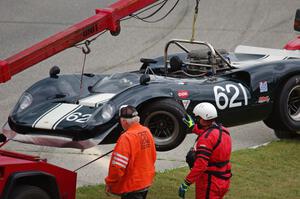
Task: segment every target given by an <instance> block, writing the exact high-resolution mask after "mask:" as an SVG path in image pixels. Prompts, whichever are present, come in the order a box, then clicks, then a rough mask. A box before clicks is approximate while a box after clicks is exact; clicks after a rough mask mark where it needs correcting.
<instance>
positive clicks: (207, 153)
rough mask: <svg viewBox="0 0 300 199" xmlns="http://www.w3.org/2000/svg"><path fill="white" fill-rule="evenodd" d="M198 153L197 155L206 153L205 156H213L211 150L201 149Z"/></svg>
mask: <svg viewBox="0 0 300 199" xmlns="http://www.w3.org/2000/svg"><path fill="white" fill-rule="evenodd" d="M196 154H197V155H200V154H202V155H205V156H207V157H210V156H211V153H210V152H207V151H203V150H201V151H196Z"/></svg>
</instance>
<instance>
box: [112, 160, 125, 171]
mask: <svg viewBox="0 0 300 199" xmlns="http://www.w3.org/2000/svg"><path fill="white" fill-rule="evenodd" d="M111 164H116V165H119V166H120V167H123V168H124V169H126V165H124V164H122V163H121V162H117V161H114V160H113V161H112V162H111Z"/></svg>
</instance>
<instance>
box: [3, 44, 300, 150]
mask: <svg viewBox="0 0 300 199" xmlns="http://www.w3.org/2000/svg"><path fill="white" fill-rule="evenodd" d="M170 45H175V46H177V47H179V48H180V49H181V50H183V52H180V53H175V54H172V55H169V54H168V48H169V46H170ZM185 45H199V46H200V47H201V48H203V46H204V47H207V48H208V50H203V49H201V50H189V48H188V47H186V46H185ZM200 47H199V48H200ZM239 49H241V48H239ZM255 52H258V51H255ZM276 52H277V53H278V52H279V51H276ZM280 52H281V51H280ZM282 52H284V51H282ZM261 53H262V52H261ZM261 53H257V54H261ZM264 53H269V54H272V53H273V54H274V52H273V51H272V52H271V51H264ZM279 54H280V53H279ZM251 55H253V53H252V54H251V52H250V51H249V52H248V53H244V57H247V56H248V58H249V57H251ZM290 55H291V56H287V55H286V54H285V55H284V56H283V55H282V56H277V58H278V57H284V58H286V57H293V58H300V56H299V55H298V54H296V53H294V52H291V53H290ZM241 57H243V56H242V54H241V53H240V52H239V53H236V54H234V53H226V52H224V51H223V52H222V51H217V50H215V49H214V48H213V47H212V46H211V45H210V44H209V43H207V42H200V41H193V42H191V41H186V40H171V41H170V42H168V43H167V45H166V47H165V55H164V56H162V57H158V58H156V59H141V61H142V62H143V64H142V66H141V67H140V69H139V70H137V71H132V72H124V73H116V74H111V75H101V74H100V75H96V74H84V75H83V76H81V75H77V74H76V75H75V74H71V75H59V74H58V73H59V70H58V69H57V68H53V69H52V70H51V71H50V77H48V78H45V79H43V80H41V81H39V82H37V83H35V84H34V85H33V86H31V87H30V88H29V89H27V90H26V91H25V92H24V94H23V95H22V97H21V98H20V100H19V101H18V103H17V104H16V106H15V108H14V110H13V111H12V112H11V114H10V116H9V119H8V124H7V125H6V126H5V127H4V134H6V136H7V137H10V138H12V139H15V140H19V141H22V142H27V143H34V144H42V145H48V146H56V147H72V148H82V149H85V148H89V147H92V146H95V145H96V144H104V143H113V142H115V141H116V139H117V138H118V137H119V135H120V133H121V131H122V129H121V127H120V126H119V124H118V109H119V107H120V106H121V105H124V104H130V105H133V106H135V107H137V109H138V111H139V115H140V117H141V122H142V123H143V124H145V125H146V126H148V127H149V128H150V130H151V132H152V133H153V135H154V138H155V141H156V145H157V149H158V150H160V151H165V150H170V149H173V148H175V147H176V146H178V145H179V144H180V143H181V142H182V140H183V139H184V138H185V135H186V133H187V132H188V131H189V130H188V129H186V127H185V125H184V124H183V122H182V118H184V117H185V115H186V113H188V114H190V115H193V114H192V111H193V108H194V107H195V106H196V105H197V104H198V103H200V102H210V103H212V104H214V105H215V106H216V108H217V109H218V112H219V116H220V117H219V119H218V122H221V123H223V124H224V125H225V126H236V125H240V124H246V123H250V122H255V121H260V120H264V121H265V122H266V124H267V125H268V126H269V127H271V128H274V129H282V130H287V131H288V132H290V133H291V134H294V133H295V132H296V131H298V130H300V114H299V111H298V110H300V109H299V107H300V103H299V102H298V101H299V98H300V88H299V85H300V67H299V66H300V60H298V59H291V60H286V59H283V60H277V61H273V62H269V61H265V62H263V61H262V62H261V63H258V64H257V63H256V62H257V61H256V59H253V60H252V61H251V60H249V59H247V61H246V62H243V61H245V59H243V60H238V58H241ZM253 57H255V56H253ZM233 58H235V60H234V61H233ZM280 59H281V58H280ZM230 62H231V63H235V64H234V65H232V64H231V63H230ZM253 63H255V64H253ZM237 66H239V67H237ZM81 78H82V84H81ZM80 85H81V86H80Z"/></svg>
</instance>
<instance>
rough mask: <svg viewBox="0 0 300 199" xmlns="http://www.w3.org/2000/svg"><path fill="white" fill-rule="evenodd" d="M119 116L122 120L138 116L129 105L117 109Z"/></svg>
mask: <svg viewBox="0 0 300 199" xmlns="http://www.w3.org/2000/svg"><path fill="white" fill-rule="evenodd" d="M119 116H120V117H122V118H128V119H130V118H134V117H135V116H138V112H137V110H136V109H135V108H134V107H133V106H131V105H122V106H121V107H120V109H119Z"/></svg>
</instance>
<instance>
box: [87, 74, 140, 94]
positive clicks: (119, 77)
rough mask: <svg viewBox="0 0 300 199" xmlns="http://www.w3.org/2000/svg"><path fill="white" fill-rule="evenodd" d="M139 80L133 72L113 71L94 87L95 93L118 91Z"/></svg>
mask: <svg viewBox="0 0 300 199" xmlns="http://www.w3.org/2000/svg"><path fill="white" fill-rule="evenodd" d="M138 81H139V75H137V74H135V73H115V74H112V75H110V76H106V77H104V78H103V79H102V80H100V81H99V82H98V83H97V84H96V85H95V86H94V87H93V90H92V91H93V92H96V93H119V92H121V91H123V90H125V89H127V88H129V87H131V86H133V85H135V84H137V83H138Z"/></svg>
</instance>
